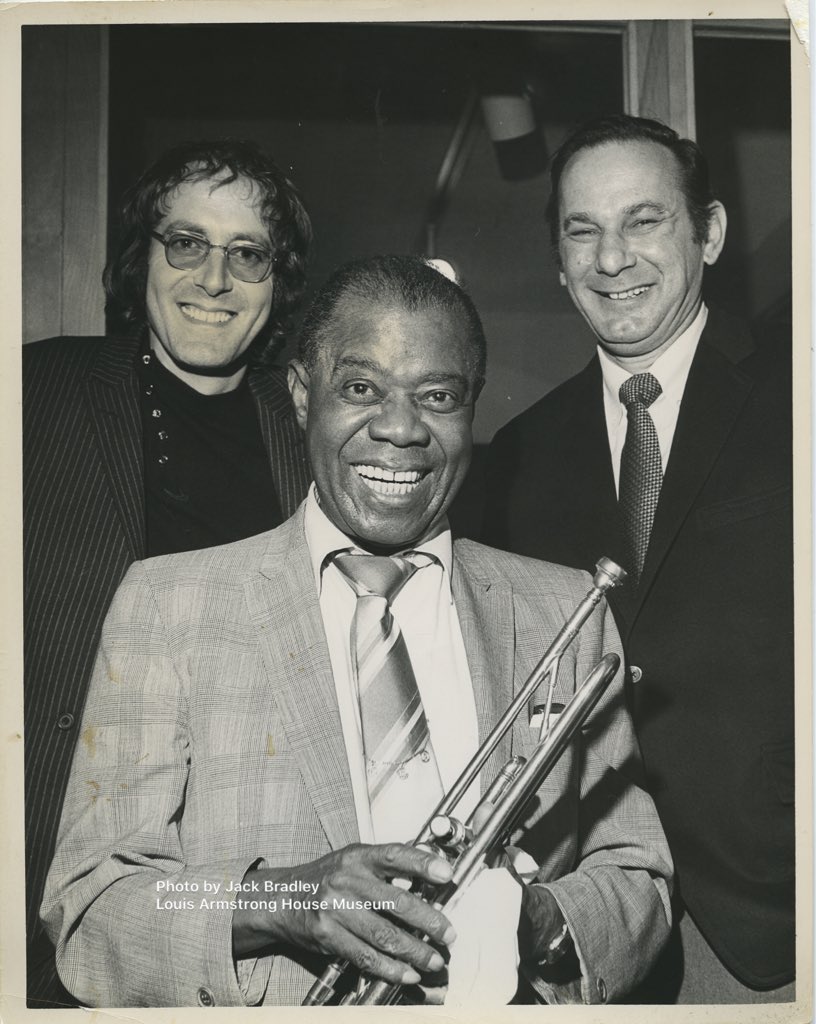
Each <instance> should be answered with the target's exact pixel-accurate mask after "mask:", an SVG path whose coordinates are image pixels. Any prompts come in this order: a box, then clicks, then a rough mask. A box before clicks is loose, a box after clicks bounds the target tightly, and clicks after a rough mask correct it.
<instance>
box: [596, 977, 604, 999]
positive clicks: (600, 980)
mask: <svg viewBox="0 0 816 1024" xmlns="http://www.w3.org/2000/svg"><path fill="white" fill-rule="evenodd" d="M598 995H599V996H600V999H601V1002H602V1003H605V1002H606V982H605V981H604V980H603V978H598Z"/></svg>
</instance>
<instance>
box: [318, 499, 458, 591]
mask: <svg viewBox="0 0 816 1024" xmlns="http://www.w3.org/2000/svg"><path fill="white" fill-rule="evenodd" d="M303 525H304V530H305V533H306V544H307V545H308V547H309V558H310V560H311V565H312V572H313V573H314V579H315V587H316V589H317V593H318V595H319V594H320V592H321V590H322V587H323V570H324V568H325V567H326V565H327V563H328V560H329V557H330V556H331V555H333V554H336V553H337V552H338V551H351V552H354V553H355V554H365V552H364V551H363V550H362V548H360V547H358V546H357V545H356V544H355V543H354V541H352V539H351V538H350V537H347V536H346V534H345V533H343V532H342V531H341V530H338V528H337V527H336V526H335V525H334V523H333V522H332V521H331V520H330V519H329V517H328V516H327V515H326V513H325V512H324V511H323V509H322V508H321V507H320V503H319V501H318V500H317V490H316V488H315V485H314V483H313V484H312V485H311V486H310V487H309V493H308V495H307V497H306V509H305V513H304V523H303ZM405 550H406V551H422V552H424V553H425V554H427V555H430V556H431V557H432V558H433V560H434V561H435V562H439V563H440V564H441V566H442V568H443V569H444V570H445V576H446V577H447V579H448V580H450V573H451V566H452V564H453V541H452V539H451V532H450V526H449V524H448V520H447V517H444V518H443V519H442V520H441V521H440V522H439V523H437V524H436V526H434V527H432V528H431V529H430V530H429V531H428V532H427V533H426V534H425V536H424V537H422V538H421V539H420V540H419V541H418V542H417V543H416V544H411V545H409V546H408V547H406V548H405Z"/></svg>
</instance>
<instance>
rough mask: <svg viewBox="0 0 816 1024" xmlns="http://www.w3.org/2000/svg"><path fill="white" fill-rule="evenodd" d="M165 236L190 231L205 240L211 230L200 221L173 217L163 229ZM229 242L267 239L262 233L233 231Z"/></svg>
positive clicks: (264, 240)
mask: <svg viewBox="0 0 816 1024" xmlns="http://www.w3.org/2000/svg"><path fill="white" fill-rule="evenodd" d="M162 230H163V231H164V233H165V234H167V232H169V231H189V232H190V233H191V234H194V235H201V236H202V237H204V238H209V237H210V231H209V229H207V228H205V227H204V226H202V225H201V224H200V223H198V221H194V220H188V219H187V218H186V217H172V218H171V219H170V220H168V221H167V223H166V224H165V225H164V226H163V227H162ZM226 237H227V238H228V240H229V242H234V241H236V240H237V239H239V238H245V239H247V240H249V241H252V242H261V243H266V242H267V237H266V235H265V234H262V233H261V232H260V231H252V230H250V231H232V232H230V233H229V234H228V235H227V236H226Z"/></svg>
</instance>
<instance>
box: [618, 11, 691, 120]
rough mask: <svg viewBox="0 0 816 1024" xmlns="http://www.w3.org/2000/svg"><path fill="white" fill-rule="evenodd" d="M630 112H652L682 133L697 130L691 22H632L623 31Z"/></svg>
mask: <svg viewBox="0 0 816 1024" xmlns="http://www.w3.org/2000/svg"><path fill="white" fill-rule="evenodd" d="M623 62H624V104H625V109H626V113H627V114H634V115H635V116H637V117H653V118H656V119H657V120H658V121H663V123H664V124H667V125H669V127H670V128H674V130H675V131H676V132H679V134H680V135H681V136H682V137H683V138H687V139H693V138H694V137H695V134H696V124H695V117H694V45H693V39H692V23H691V22H690V21H680V20H678V21H630V22H628V23H627V26H626V29H625V31H624V42H623Z"/></svg>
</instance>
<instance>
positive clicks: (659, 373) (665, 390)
mask: <svg viewBox="0 0 816 1024" xmlns="http://www.w3.org/2000/svg"><path fill="white" fill-rule="evenodd" d="M707 318H708V309H707V308H706V305H705V303H702V304H701V306H700V309H699V310H698V312H697V316H695V318H694V319H693V320H692V322H691V323H690V324H689V326H688V327H687V328H686V329H685V331H683V333H682V334H680V335H679V336H678V337H677V338H676V339H675V341H674V342H673V344H671V345H669V347H668V348H667V349H666V351H665V352H663V353H662V354H661V355H660V356H658V358H657V359H655V361H654V362H653V363H652V365H651V366H650V367H649V369H648V371H646V372H648V373H651V374H652V375H653V376H655V377H656V378H657V380H658V382H659V383H660V387H661V388H662V393H661V396H660V398H658V399H657V401H660V400H661V398H663V397H664V396H665V397H666V398H667V399H669V400H672V399H676V401H678V402H679V401H680V400H681V399H682V397H683V391H684V389H685V386H686V379H687V378H688V375H689V370H690V369H691V363H692V360H693V359H694V353H695V352H696V351H697V345H698V343H699V341H700V336H701V335H702V333H703V328H704V327H705V325H706V320H707ZM598 358H599V360H600V363H601V373H602V374H603V382H604V391H605V392H606V397H607V399H608V400H610V401H612V402H613V403H615V404H616V405H619V406H620V408H621V409H623V406H622V404H621V401H620V398H619V396H618V392H619V391H620V387H621V384H623V382H624V381H625V380H627V379H628V378H629V377H631V376H632V374H631V373H630V372H629V370H625V369H624V368H623V367H622V366H619V365H618V364H617V363H616V362H614V361H613V360H612V359H611V358H610V357H609V355H608V354H607V353H606V352H605V351H604V350H603V348H601V346H600V345H599V346H598Z"/></svg>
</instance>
